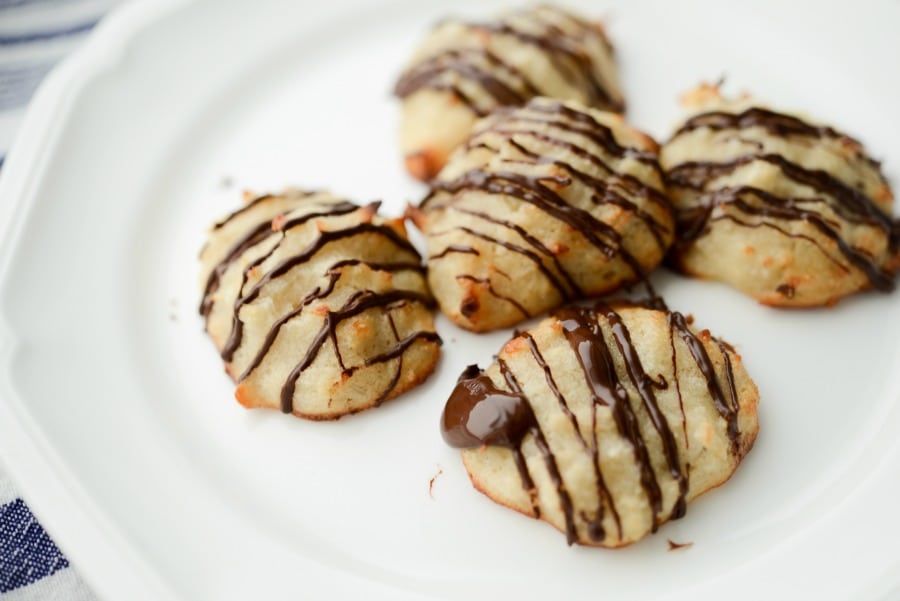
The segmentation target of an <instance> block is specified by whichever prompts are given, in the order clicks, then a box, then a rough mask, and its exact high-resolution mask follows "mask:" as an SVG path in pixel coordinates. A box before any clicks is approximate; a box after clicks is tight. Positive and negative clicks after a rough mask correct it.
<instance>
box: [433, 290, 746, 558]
mask: <svg viewBox="0 0 900 601" xmlns="http://www.w3.org/2000/svg"><path fill="white" fill-rule="evenodd" d="M688 321H689V320H688V319H686V318H685V317H683V316H682V315H681V314H680V313H674V312H669V311H665V310H657V309H649V308H646V307H638V306H610V305H598V306H595V307H589V308H587V307H565V308H562V309H560V310H558V311H557V312H556V313H555V314H554V315H553V316H552V317H549V318H547V319H545V320H544V321H542V322H541V323H540V324H538V325H537V326H536V327H534V328H532V329H530V330H527V331H525V332H521V333H518V334H516V335H515V336H514V337H513V338H512V339H511V340H510V341H509V342H507V343H506V344H505V345H504V346H503V348H502V349H501V350H500V352H499V353H498V354H497V356H496V358H495V361H494V363H493V364H491V365H490V366H489V367H488V368H487V369H484V370H482V369H479V368H478V367H477V366H471V367H469V368H468V369H467V370H466V371H465V372H464V373H463V374H462V376H461V377H460V379H459V382H458V384H457V386H456V388H455V389H454V391H453V392H452V393H451V395H450V398H449V399H448V401H447V404H446V407H445V409H444V413H443V416H442V422H441V429H442V433H443V436H444V439H445V441H446V442H447V443H448V444H450V445H451V446H453V447H457V448H461V449H463V450H462V458H463V462H464V464H465V467H466V470H467V471H468V473H469V476H470V477H471V480H472V483H473V484H474V486H475V487H476V488H477V489H478V490H480V491H481V492H483V493H484V494H486V495H487V496H488V497H490V498H491V499H493V500H494V501H496V502H498V503H500V504H502V505H505V506H507V507H510V508H512V509H515V510H517V511H519V512H521V513H523V514H525V515H528V516H531V517H534V518H540V519H542V520H545V521H547V522H549V523H550V524H551V525H553V526H554V527H556V528H558V529H559V530H561V531H562V532H565V533H566V537H567V540H568V542H569V544H572V543H579V544H584V545H592V546H604V547H621V546H624V545H628V544H630V543H633V542H635V541H637V540H639V539H641V538H642V537H644V536H646V535H647V534H649V533H652V532H655V531H656V530H657V528H658V527H659V526H660V525H661V524H663V523H664V522H666V521H668V520H671V519H677V518H679V517H682V516H683V515H684V514H685V511H686V506H687V503H688V502H689V501H691V500H692V499H694V498H696V497H697V496H698V495H700V494H702V493H704V492H705V491H708V490H709V489H711V488H714V487H716V486H718V485H720V484H722V483H723V482H725V481H726V480H727V479H728V478H729V477H730V476H731V475H732V473H733V472H734V471H735V469H736V468H737V467H738V464H739V463H740V462H741V460H742V459H743V458H744V456H745V455H746V454H747V453H748V452H749V450H750V449H751V447H752V446H753V443H754V440H755V439H756V434H757V431H758V422H757V403H758V400H759V395H758V392H757V389H756V386H755V384H754V383H753V380H751V378H750V376H749V375H748V374H747V372H746V370H745V368H744V366H743V364H742V362H741V357H740V355H738V354H737V352H736V351H735V350H734V348H732V347H731V346H730V345H729V344H727V343H726V342H724V341H722V340H720V339H717V338H715V337H713V336H712V335H711V334H710V333H709V332H708V331H707V330H702V331H697V330H696V329H694V328H693V327H692V326H691V325H689V323H688Z"/></svg>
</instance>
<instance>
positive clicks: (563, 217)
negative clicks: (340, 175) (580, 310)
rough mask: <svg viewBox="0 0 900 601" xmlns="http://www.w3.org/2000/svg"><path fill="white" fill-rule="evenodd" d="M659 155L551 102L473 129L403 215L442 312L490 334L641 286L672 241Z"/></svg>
mask: <svg viewBox="0 0 900 601" xmlns="http://www.w3.org/2000/svg"><path fill="white" fill-rule="evenodd" d="M656 150H657V146H656V143H655V142H654V141H653V140H652V139H650V138H649V137H647V136H646V135H645V134H642V133H640V132H638V131H637V130H634V129H632V128H631V127H628V126H627V125H626V124H625V123H624V122H623V119H622V117H621V116H620V115H618V114H614V113H608V112H602V111H597V110H593V109H588V108H585V107H583V106H579V105H576V104H574V103H562V102H559V101H556V100H551V99H547V98H535V99H532V100H531V101H529V102H528V103H527V104H526V105H525V106H524V107H506V108H502V109H498V110H497V111H495V113H494V114H493V115H491V116H489V117H487V118H485V119H483V120H481V121H479V122H478V124H477V125H476V126H475V129H474V131H473V134H472V136H471V137H470V138H469V139H468V141H467V142H466V143H465V144H464V145H463V146H461V147H460V148H458V149H457V150H456V151H455V153H454V155H453V156H452V157H451V159H450V161H449V162H448V163H447V165H446V166H445V167H444V169H443V170H442V171H441V173H440V174H439V175H438V176H437V178H435V179H434V180H432V182H431V187H432V191H431V193H430V194H429V195H428V196H427V198H426V199H425V200H424V201H423V202H422V203H421V204H420V206H419V207H417V208H414V209H410V211H409V214H410V216H411V217H412V219H413V220H414V222H415V224H416V226H417V227H418V228H419V229H420V230H421V231H422V232H423V233H424V234H425V236H426V240H427V252H428V256H427V262H428V282H429V285H430V287H431V290H432V292H433V294H434V295H435V298H436V299H437V301H438V304H439V305H440V307H441V309H442V311H443V312H444V313H445V314H446V315H447V316H448V317H449V318H450V319H451V320H453V321H454V322H455V323H456V324H458V325H460V326H462V327H464V328H467V329H470V330H474V331H486V330H492V329H496V328H501V327H506V326H511V325H515V324H516V323H519V322H521V321H523V320H525V319H528V318H530V317H533V316H537V315H539V314H540V313H542V312H544V311H547V310H549V309H552V308H553V307H556V306H559V305H560V304H561V303H563V302H564V301H567V300H571V299H576V298H583V297H589V296H596V295H600V294H604V293H607V292H611V291H613V290H615V289H617V288H619V287H621V286H622V285H623V284H625V283H629V282H633V281H636V280H640V279H642V278H643V277H644V275H645V274H646V273H647V272H649V271H650V270H651V269H653V268H654V267H655V266H656V265H658V264H659V262H660V261H661V260H662V258H663V256H664V255H665V253H666V250H667V249H668V247H669V245H670V243H671V242H672V239H673V237H674V218H673V214H672V209H671V206H670V203H669V200H668V198H667V197H666V195H665V191H664V186H663V175H662V171H661V168H660V166H659V164H658V162H657V156H656Z"/></svg>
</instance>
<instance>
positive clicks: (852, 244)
mask: <svg viewBox="0 0 900 601" xmlns="http://www.w3.org/2000/svg"><path fill="white" fill-rule="evenodd" d="M685 104H687V105H688V106H689V107H690V109H691V110H692V114H691V116H690V117H689V118H688V119H687V120H686V121H684V123H683V124H682V125H681V126H680V127H679V128H678V130H677V131H676V132H675V134H674V135H673V136H672V138H671V139H670V140H669V141H668V142H667V143H666V144H665V145H664V146H663V148H662V150H661V153H660V161H661V163H662V165H663V167H664V168H665V169H666V172H667V177H668V186H669V192H670V195H671V197H672V200H673V203H674V205H675V208H676V215H677V219H678V239H677V241H676V243H675V245H674V248H673V252H672V258H673V263H674V264H675V266H677V267H678V268H679V269H680V270H681V271H683V272H685V273H687V274H690V275H693V276H697V277H701V278H707V279H711V280H720V281H723V282H726V283H728V284H730V285H731V286H733V287H735V288H737V289H739V290H741V291H743V292H745V293H746V294H749V295H750V296H752V297H754V298H756V299H758V300H759V301H760V302H762V303H764V304H767V305H775V306H785V307H799V306H817V305H828V304H833V303H835V302H837V301H838V300H839V299H841V298H843V297H845V296H847V295H849V294H852V293H855V292H858V291H861V290H866V289H870V288H877V289H880V290H885V291H887V290H892V289H893V288H894V275H895V272H896V270H897V268H898V267H900V228H898V225H897V222H896V221H895V220H894V218H893V200H894V197H893V193H892V192H891V188H890V186H889V185H888V182H887V181H886V179H885V177H884V175H883V174H882V171H881V166H880V164H879V163H878V161H876V160H874V159H873V158H872V157H871V156H870V155H869V154H868V153H867V152H866V150H865V148H864V147H863V145H862V144H861V143H860V142H859V141H857V140H855V139H853V138H851V137H850V136H848V135H847V134H845V133H842V132H840V131H838V130H837V129H834V128H833V127H831V126H828V125H824V124H822V123H819V122H816V121H813V120H811V119H808V118H806V117H802V116H798V115H794V114H788V113H783V112H778V111H776V110H773V109H771V108H768V107H766V106H764V105H763V104H761V103H759V102H758V101H756V100H753V99H752V98H740V99H735V100H728V99H724V98H722V97H721V96H720V95H719V93H718V89H717V88H716V87H713V86H701V87H699V88H698V89H696V90H694V91H693V92H691V93H689V94H688V95H687V97H686V102H685Z"/></svg>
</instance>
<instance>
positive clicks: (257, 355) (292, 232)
mask: <svg viewBox="0 0 900 601" xmlns="http://www.w3.org/2000/svg"><path fill="white" fill-rule="evenodd" d="M377 208H378V207H377V203H374V204H370V205H366V206H357V205H355V204H353V203H351V202H348V201H346V200H344V199H341V198H338V197H336V196H333V195H331V194H329V193H327V192H305V191H300V190H286V191H284V192H282V193H280V194H273V195H264V196H258V197H251V198H248V199H247V202H246V204H245V206H243V207H242V208H241V209H239V210H237V211H235V212H233V213H231V214H230V215H228V216H227V217H226V218H224V219H223V220H221V221H219V222H218V223H216V224H215V225H214V226H213V227H212V229H211V230H210V233H209V239H208V242H207V244H206V246H205V247H204V249H203V251H202V253H201V257H200V258H201V265H202V266H201V286H202V290H203V300H202V302H201V305H200V311H201V314H202V315H204V317H205V319H206V329H207V332H208V333H209V335H210V337H211V338H212V339H213V341H214V343H215V345H216V347H217V348H218V349H219V351H220V353H221V355H222V358H223V360H224V361H225V366H226V371H227V372H228V373H229V374H230V375H231V377H232V378H233V379H234V380H235V382H236V383H237V392H236V397H237V399H238V401H240V403H241V404H243V405H245V406H247V407H267V408H275V409H280V410H281V411H283V412H285V413H293V414H295V415H298V416H301V417H306V418H311V419H334V418H338V417H341V416H342V415H345V414H347V413H354V412H357V411H361V410H363V409H367V408H369V407H373V406H376V405H378V404H380V403H382V402H383V401H385V400H387V399H390V398H393V397H395V396H397V395H398V394H400V393H402V392H404V391H405V390H408V389H409V388H411V387H413V386H415V385H416V384H418V383H419V382H421V381H422V380H424V379H425V378H426V377H427V376H428V375H429V374H430V373H431V371H432V370H433V368H434V365H435V363H436V361H437V358H438V354H439V345H440V339H439V337H438V335H437V333H436V332H435V329H434V323H433V318H432V313H431V307H432V306H433V301H432V298H431V295H430V294H429V292H428V287H427V285H426V282H425V276H424V273H423V272H424V270H423V267H422V265H421V259H420V256H419V254H418V253H417V252H416V250H415V248H414V247H413V246H412V245H411V244H410V243H409V241H408V240H407V238H406V232H405V229H404V227H403V222H402V220H399V219H393V220H390V219H384V218H382V217H380V216H379V215H378V214H377Z"/></svg>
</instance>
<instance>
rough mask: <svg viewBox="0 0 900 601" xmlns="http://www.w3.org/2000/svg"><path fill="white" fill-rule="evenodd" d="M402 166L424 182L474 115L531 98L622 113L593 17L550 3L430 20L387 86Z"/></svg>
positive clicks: (605, 44)
mask: <svg viewBox="0 0 900 601" xmlns="http://www.w3.org/2000/svg"><path fill="white" fill-rule="evenodd" d="M394 92H395V94H396V95H397V96H399V97H401V98H402V99H403V116H402V126H401V132H400V141H401V148H402V150H403V153H404V155H405V157H406V167H407V170H408V171H409V172H410V173H411V174H412V175H413V176H415V177H417V178H419V179H422V180H428V179H430V178H431V177H433V176H434V175H435V174H436V173H437V172H438V171H439V170H440V168H441V167H442V166H443V164H444V162H445V161H446V160H447V157H448V156H449V154H450V152H451V151H452V150H453V149H454V148H456V147H457V146H458V145H459V144H460V143H462V142H463V141H464V140H465V139H466V137H467V136H468V134H469V132H470V131H471V129H472V125H473V124H474V123H475V121H476V120H477V119H478V118H479V117H483V116H485V115H487V114H488V113H490V112H491V111H492V110H494V109H495V108H497V107H499V106H508V105H521V104H524V103H525V102H526V101H528V100H529V99H530V98H533V97H535V96H549V97H552V98H558V99H560V100H574V101H577V102H580V103H582V104H585V105H588V106H591V107H595V108H600V109H604V110H610V111H616V112H622V111H623V110H624V108H625V103H624V100H623V97H622V91H621V88H620V86H619V82H618V75H617V73H616V67H615V63H614V60H613V49H612V46H611V45H610V43H609V40H608V39H607V37H606V34H605V33H604V31H603V27H602V26H601V25H600V24H599V23H591V22H588V21H586V20H584V19H582V18H580V17H578V16H575V15H573V14H571V13H568V12H565V11H563V10H560V9H558V8H554V7H551V6H539V7H536V8H532V9H529V10H520V11H517V12H511V13H508V14H506V15H504V16H502V17H500V18H499V19H497V20H496V21H493V22H486V23H469V22H465V21H460V20H457V19H448V20H444V21H442V22H441V23H440V24H438V25H437V26H436V27H435V28H434V30H433V31H432V32H431V34H430V35H429V36H428V38H427V39H426V40H425V41H424V42H423V43H422V45H421V46H420V47H419V48H418V49H417V50H416V52H415V54H414V56H413V58H412V61H411V62H410V65H409V67H408V68H407V70H406V71H405V72H404V73H403V74H402V76H401V77H400V79H399V81H398V82H397V84H396V86H395V90H394Z"/></svg>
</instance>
